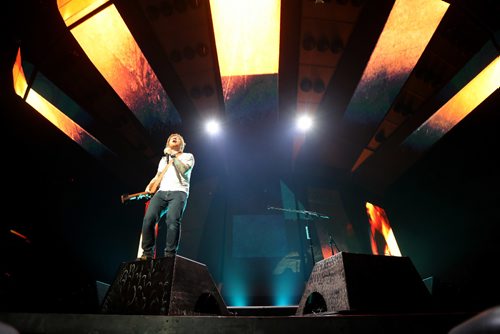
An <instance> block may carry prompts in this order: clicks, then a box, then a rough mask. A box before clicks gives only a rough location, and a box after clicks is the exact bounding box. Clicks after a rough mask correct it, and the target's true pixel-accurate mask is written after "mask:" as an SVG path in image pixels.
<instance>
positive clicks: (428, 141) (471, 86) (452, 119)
mask: <svg viewBox="0 0 500 334" xmlns="http://www.w3.org/2000/svg"><path fill="white" fill-rule="evenodd" d="M499 87H500V56H499V57H497V58H496V59H495V60H494V61H493V62H491V63H490V64H489V65H488V66H487V67H486V68H485V69H484V70H483V71H481V73H479V74H478V75H477V76H476V77H475V78H474V79H472V80H471V81H470V82H469V83H468V84H467V85H466V86H465V87H464V88H462V89H461V90H460V91H459V92H458V93H457V94H456V95H455V96H453V97H452V98H451V99H450V100H449V101H448V102H447V103H446V104H444V105H443V106H442V107H441V108H440V109H439V110H438V111H437V112H436V113H434V115H432V116H431V117H430V118H429V119H428V120H427V121H426V122H425V123H423V124H422V125H421V126H420V127H418V128H417V129H416V130H415V131H414V132H413V133H412V134H411V135H410V136H409V137H408V138H407V139H406V140H405V141H404V142H403V143H402V145H403V146H409V147H411V148H413V149H415V150H420V151H422V150H425V149H427V148H428V147H430V146H432V145H433V144H434V143H435V142H436V141H438V140H439V139H440V138H441V137H442V136H444V135H445V134H446V133H447V132H448V131H450V130H451V129H452V128H453V127H454V126H455V125H456V124H457V123H459V122H460V121H461V120H462V119H464V118H465V116H467V115H468V114H469V113H470V112H472V111H473V110H474V109H475V108H476V107H477V106H478V105H479V104H481V102H483V101H484V100H485V99H486V98H487V97H488V96H490V95H491V94H492V93H493V92H494V91H495V90H497V89H498V88H499Z"/></svg>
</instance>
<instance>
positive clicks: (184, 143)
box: [167, 133, 186, 152]
mask: <svg viewBox="0 0 500 334" xmlns="http://www.w3.org/2000/svg"><path fill="white" fill-rule="evenodd" d="M173 136H177V137H179V138H180V139H181V152H184V147H186V142H185V141H184V137H182V136H181V135H180V134H178V133H172V134H171V135H170V136H168V138H167V145H168V142H169V141H170V138H172V137H173Z"/></svg>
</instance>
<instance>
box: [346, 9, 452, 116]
mask: <svg viewBox="0 0 500 334" xmlns="http://www.w3.org/2000/svg"><path fill="white" fill-rule="evenodd" d="M448 7H449V4H448V3H446V2H444V1H440V0H397V1H396V3H395V4H394V7H393V9H392V11H391V13H390V15H389V18H388V20H387V23H386V24H385V27H384V30H383V31H382V34H381V35H380V37H379V40H378V42H377V45H376V46H375V49H374V51H373V54H372V55H371V57H370V60H369V61H368V64H367V66H366V68H365V71H364V73H363V76H362V78H361V80H360V84H359V85H358V87H357V88H356V91H355V92H354V94H353V97H352V99H351V102H350V103H349V106H348V107H347V110H346V112H345V114H344V118H345V119H347V120H348V121H350V122H354V123H364V124H370V125H377V124H378V123H379V122H380V120H381V119H382V118H383V117H384V115H385V113H386V112H387V110H388V109H389V107H390V105H391V104H392V102H393V100H394V98H395V97H396V95H397V94H398V93H399V91H400V89H401V87H402V86H403V84H404V83H405V82H406V79H407V78H408V76H409V75H410V73H411V71H412V70H413V68H414V67H415V64H416V63H417V61H418V59H419V58H420V56H421V55H422V52H423V51H424V50H425V48H426V46H427V44H428V43H429V41H430V39H431V37H432V35H433V34H434V31H435V30H436V28H437V26H438V25H439V22H441V19H442V18H443V16H444V14H445V12H446V10H447V9H448Z"/></svg>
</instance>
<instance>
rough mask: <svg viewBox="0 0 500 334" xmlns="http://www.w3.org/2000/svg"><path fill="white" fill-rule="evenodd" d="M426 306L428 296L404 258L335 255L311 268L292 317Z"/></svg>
mask: <svg viewBox="0 0 500 334" xmlns="http://www.w3.org/2000/svg"><path fill="white" fill-rule="evenodd" d="M430 306H431V295H430V293H429V291H428V290H427V288H426V286H425V284H424V282H423V281H422V279H421V277H420V275H419V274H418V272H417V270H416V269H415V267H414V266H413V263H412V262H411V260H410V259H409V258H408V257H399V256H384V255H370V254H355V253H346V252H339V253H337V254H335V255H334V256H331V257H329V258H327V259H324V260H322V261H319V262H317V263H316V264H315V265H314V267H313V270H312V272H311V275H310V276H309V280H308V282H307V284H306V287H305V290H304V293H303V295H302V297H301V300H300V303H299V306H298V308H297V312H296V315H306V314H313V313H314V314H317V313H341V312H348V313H356V312H374V313H377V312H387V311H390V312H407V311H408V312H411V311H424V310H427V309H428V308H429V307H430Z"/></svg>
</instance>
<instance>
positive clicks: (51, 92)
mask: <svg viewBox="0 0 500 334" xmlns="http://www.w3.org/2000/svg"><path fill="white" fill-rule="evenodd" d="M23 66H26V67H28V72H29V66H32V65H31V64H28V63H26V64H23V62H22V60H21V50H20V49H19V50H18V53H17V57H16V61H15V63H14V66H13V68H12V72H13V76H14V82H13V84H14V90H15V91H16V94H17V95H19V96H21V98H23V99H25V101H26V102H27V103H28V104H29V105H30V106H32V107H33V108H34V109H35V110H36V111H38V112H39V113H40V114H41V115H43V116H44V117H45V118H46V119H47V120H49V121H50V122H51V123H52V124H54V125H55V126H56V127H57V128H59V129H60V130H61V131H63V132H64V133H65V134H66V135H67V136H68V137H70V138H71V139H73V141H75V142H76V143H78V144H79V145H80V146H81V147H83V148H84V149H85V150H86V151H87V152H89V153H90V154H92V155H94V156H96V157H99V158H109V157H110V156H114V153H113V152H111V151H110V150H109V149H108V148H107V147H106V146H105V145H103V144H102V143H101V142H99V141H98V140H97V139H96V138H94V137H93V136H92V135H90V134H89V133H88V132H87V131H85V130H84V129H83V128H82V127H80V126H79V125H78V124H77V123H75V122H74V121H73V120H72V119H71V118H69V117H68V116H66V115H65V114H64V113H62V112H61V111H60V110H59V109H58V108H57V107H56V106H54V105H53V104H52V103H51V102H49V101H47V100H46V99H45V98H44V97H43V96H42V95H40V94H39V93H38V92H37V91H35V89H33V88H34V87H39V88H43V89H44V92H45V94H47V96H50V97H52V98H54V97H62V96H63V94H62V93H61V92H60V91H59V89H58V88H57V87H55V86H54V85H53V84H52V83H51V82H50V81H48V80H46V79H45V77H44V76H43V75H42V74H41V73H39V72H38V73H37V74H36V75H32V77H31V78H30V80H31V81H32V83H33V85H32V87H31V88H30V89H29V90H28V91H27V94H26V93H25V91H26V89H27V84H26V78H25V76H24V73H25V71H24V69H23ZM35 73H36V72H35ZM23 83H24V84H23ZM18 87H21V89H19V88H18ZM25 96H26V97H25ZM63 98H64V100H65V101H64V102H65V103H64V105H65V106H66V107H67V108H68V109H70V110H68V111H69V112H70V113H71V112H73V113H74V115H75V117H76V118H78V119H80V120H85V119H87V116H86V113H85V112H84V111H83V110H81V108H80V107H78V106H77V105H76V104H75V103H74V102H73V101H71V100H69V99H68V98H66V97H63Z"/></svg>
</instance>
